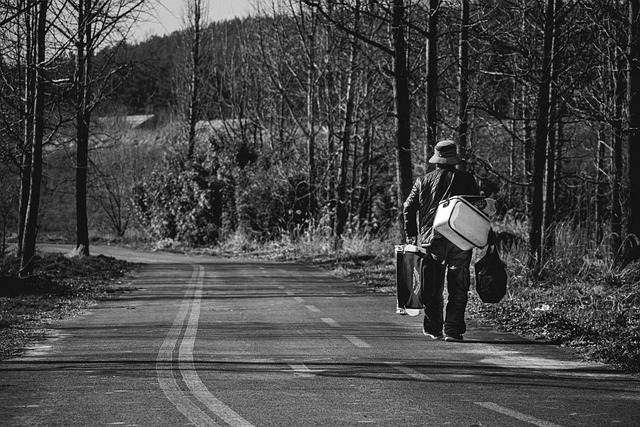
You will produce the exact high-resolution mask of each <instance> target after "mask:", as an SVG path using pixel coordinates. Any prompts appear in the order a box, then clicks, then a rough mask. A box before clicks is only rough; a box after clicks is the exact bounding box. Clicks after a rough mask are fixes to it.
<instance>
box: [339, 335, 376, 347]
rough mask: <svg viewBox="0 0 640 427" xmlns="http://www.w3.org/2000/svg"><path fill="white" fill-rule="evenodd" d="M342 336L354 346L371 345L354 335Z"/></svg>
mask: <svg viewBox="0 0 640 427" xmlns="http://www.w3.org/2000/svg"><path fill="white" fill-rule="evenodd" d="M344 337H345V338H346V339H348V340H349V341H350V342H351V344H353V345H355V346H356V347H360V348H371V346H370V345H369V344H368V343H366V342H365V341H364V340H361V339H360V338H358V337H356V336H354V335H345V336H344Z"/></svg>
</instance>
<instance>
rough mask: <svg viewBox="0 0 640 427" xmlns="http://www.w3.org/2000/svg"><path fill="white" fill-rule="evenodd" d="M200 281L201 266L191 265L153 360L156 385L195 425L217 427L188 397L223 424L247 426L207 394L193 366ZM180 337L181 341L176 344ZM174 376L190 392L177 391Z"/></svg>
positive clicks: (178, 388) (201, 283) (230, 410)
mask: <svg viewBox="0 0 640 427" xmlns="http://www.w3.org/2000/svg"><path fill="white" fill-rule="evenodd" d="M203 281H204V267H202V266H201V265H194V272H193V274H192V276H191V281H190V282H189V286H188V288H187V290H186V291H185V296H184V298H183V299H182V302H181V304H180V308H179V309H178V313H177V314H176V317H175V319H174V321H173V325H172V326H171V329H170V330H169V333H168V334H167V336H166V338H165V340H164V342H163V343H162V346H161V347H160V351H159V353H158V357H157V359H156V371H157V375H158V382H159V383H160V387H161V388H162V390H163V392H164V394H165V396H166V397H167V398H168V399H169V401H171V403H173V404H174V405H175V407H176V408H177V409H178V410H179V411H180V412H181V413H182V414H183V415H184V416H186V417H187V418H188V419H189V420H190V421H191V422H193V423H194V424H196V425H198V426H218V424H217V423H216V422H215V421H214V420H213V419H212V418H211V417H209V415H207V414H206V413H205V412H204V411H202V409H200V408H199V407H198V406H197V404H196V403H194V402H193V400H192V397H191V396H195V397H196V398H197V399H198V400H199V401H200V402H201V403H203V404H204V405H205V406H206V407H207V409H209V410H210V411H211V412H212V413H213V414H215V415H216V416H217V417H220V418H221V419H223V420H224V421H225V422H226V423H227V424H229V425H231V426H242V427H250V426H252V424H250V423H249V422H247V421H246V420H245V419H243V418H242V417H241V416H240V415H238V414H237V413H236V412H234V411H233V410H232V409H231V408H229V407H228V406H226V405H225V404H224V403H222V402H221V401H219V400H218V399H216V398H215V397H214V396H213V395H212V394H211V392H210V391H209V390H208V389H207V388H206V386H205V385H204V384H203V383H202V381H201V380H200V377H199V376H198V373H197V371H196V369H195V366H194V364H193V346H194V344H195V339H196V334H197V332H198V322H199V318H200V307H201V300H202V286H203ZM187 317H188V321H187ZM181 335H182V339H181V342H180V343H179V345H178V341H180V336H181ZM176 347H178V367H179V371H180V372H179V373H178V372H174V368H173V366H174V364H173V362H174V356H173V354H174V351H175V349H176ZM176 376H181V377H182V381H184V383H185V385H186V386H187V387H188V388H189V390H191V392H190V393H187V392H186V391H183V390H182V389H181V388H180V386H179V385H178V381H177V380H176ZM178 379H179V378H178Z"/></svg>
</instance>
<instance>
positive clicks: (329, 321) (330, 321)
mask: <svg viewBox="0 0 640 427" xmlns="http://www.w3.org/2000/svg"><path fill="white" fill-rule="evenodd" d="M320 320H322V321H323V322H324V323H326V324H327V325H329V326H333V327H334V328H339V327H340V325H338V322H336V321H335V320H333V319H332V318H330V317H323V318H322V319H320Z"/></svg>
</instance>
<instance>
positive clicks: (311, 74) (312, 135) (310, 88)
mask: <svg viewBox="0 0 640 427" xmlns="http://www.w3.org/2000/svg"><path fill="white" fill-rule="evenodd" d="M311 14H312V16H311V21H312V24H311V25H312V29H311V32H310V33H309V34H308V39H309V46H308V61H309V62H308V64H307V93H306V95H307V102H306V103H307V167H308V169H309V172H308V173H309V177H308V181H309V186H308V188H309V192H310V195H309V198H308V200H309V206H308V209H309V213H311V211H312V208H313V207H312V203H313V200H315V188H316V123H315V110H314V105H315V102H316V97H317V95H316V72H315V70H316V65H317V64H316V20H317V12H316V10H315V9H313V8H311Z"/></svg>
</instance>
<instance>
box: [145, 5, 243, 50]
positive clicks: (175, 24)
mask: <svg viewBox="0 0 640 427" xmlns="http://www.w3.org/2000/svg"><path fill="white" fill-rule="evenodd" d="M186 1H187V0H152V1H149V2H148V4H149V7H152V8H153V9H152V10H151V12H150V15H149V16H145V18H144V21H145V22H142V23H139V24H138V25H137V29H136V32H135V38H136V39H137V40H138V41H142V40H145V39H147V38H149V37H151V36H153V35H156V36H163V35H165V34H171V33H172V32H173V31H176V30H178V29H180V28H181V27H182V20H183V11H184V10H185V2H186ZM205 1H206V2H208V7H209V19H210V20H211V21H222V20H226V19H233V18H235V17H242V16H247V15H249V14H251V13H253V10H254V8H253V6H252V4H253V3H255V0H205Z"/></svg>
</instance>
